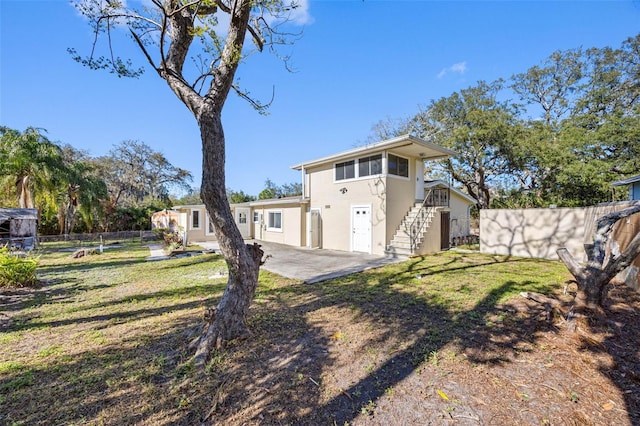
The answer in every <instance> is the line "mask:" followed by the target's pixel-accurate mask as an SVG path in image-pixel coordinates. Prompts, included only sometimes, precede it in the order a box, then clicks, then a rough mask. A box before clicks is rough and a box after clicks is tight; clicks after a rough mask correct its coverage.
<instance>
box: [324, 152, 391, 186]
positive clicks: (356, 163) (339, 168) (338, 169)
mask: <svg viewBox="0 0 640 426" xmlns="http://www.w3.org/2000/svg"><path fill="white" fill-rule="evenodd" d="M334 169H335V180H336V181H341V180H347V179H357V178H363V177H367V176H375V175H379V174H382V154H376V155H370V156H368V157H362V158H358V159H357V160H350V161H344V162H342V163H336V164H335V166H334Z"/></svg>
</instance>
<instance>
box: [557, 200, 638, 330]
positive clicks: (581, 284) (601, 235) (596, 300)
mask: <svg viewBox="0 0 640 426" xmlns="http://www.w3.org/2000/svg"><path fill="white" fill-rule="evenodd" d="M639 212H640V203H638V204H635V205H633V206H631V207H628V208H626V209H623V210H620V211H617V212H613V213H610V214H607V215H605V216H602V217H601V218H599V219H598V221H597V229H596V235H595V240H594V244H593V247H590V248H589V249H587V258H588V262H587V265H586V266H584V267H582V266H580V264H578V262H577V261H576V260H575V259H574V257H573V256H572V255H571V253H569V251H568V250H567V249H566V248H561V249H559V250H558V251H557V253H558V256H559V257H560V260H562V262H564V264H565V266H566V267H567V269H569V272H571V274H572V275H573V276H574V277H575V279H576V283H577V285H578V293H577V295H576V300H575V308H574V312H575V313H576V316H577V317H580V316H583V317H585V316H587V317H588V316H590V315H591V314H593V313H596V314H604V309H603V303H604V301H605V300H606V297H607V285H608V284H609V282H610V281H611V280H612V279H613V277H615V276H616V275H617V274H618V273H619V272H621V271H623V270H624V269H625V268H627V267H628V266H629V265H631V263H633V261H634V260H635V258H636V257H638V255H640V232H639V233H638V234H636V236H635V237H634V238H633V240H631V242H630V243H629V245H628V246H627V248H626V249H625V250H624V251H623V252H622V253H620V254H618V255H615V254H614V253H611V254H610V256H609V259H608V260H607V257H606V250H607V244H608V241H609V238H610V236H611V233H612V231H613V228H614V225H615V224H616V223H617V222H618V221H619V220H622V219H625V218H627V217H629V216H631V215H633V214H635V213H639Z"/></svg>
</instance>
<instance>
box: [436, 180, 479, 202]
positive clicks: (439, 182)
mask: <svg viewBox="0 0 640 426" xmlns="http://www.w3.org/2000/svg"><path fill="white" fill-rule="evenodd" d="M438 186H440V187H444V188H449V190H450V191H451V192H453V193H454V194H456V195H457V196H458V197H460V198H462V199H463V200H465V201H466V202H468V203H469V204H475V203H476V200H474V199H473V197H471V196H469V195H468V194H465V193H464V192H462V191H460V190H459V189H456V188H454V187H452V186H449V184H447V182H445V181H443V180H440V179H436V180H425V181H424V187H425V188H436V187H438Z"/></svg>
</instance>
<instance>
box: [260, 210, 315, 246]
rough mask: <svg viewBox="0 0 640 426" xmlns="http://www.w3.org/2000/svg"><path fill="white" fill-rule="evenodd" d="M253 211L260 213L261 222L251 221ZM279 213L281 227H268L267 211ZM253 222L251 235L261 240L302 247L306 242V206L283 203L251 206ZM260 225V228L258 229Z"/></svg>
mask: <svg viewBox="0 0 640 426" xmlns="http://www.w3.org/2000/svg"><path fill="white" fill-rule="evenodd" d="M253 212H258V213H259V214H261V215H262V224H260V223H256V222H253V218H254V215H253ZM270 212H272V213H277V214H280V215H281V220H282V222H281V225H282V227H281V229H279V230H278V229H274V228H270V227H269V222H268V221H269V213H270ZM250 219H251V221H252V223H253V237H254V238H256V239H259V240H262V241H269V242H273V243H280V244H287V245H290V246H297V247H302V246H304V245H305V244H306V239H305V235H306V206H305V205H300V204H297V203H296V204H283V205H279V204H278V205H268V206H255V207H252V213H251V217H250ZM260 227H262V229H260Z"/></svg>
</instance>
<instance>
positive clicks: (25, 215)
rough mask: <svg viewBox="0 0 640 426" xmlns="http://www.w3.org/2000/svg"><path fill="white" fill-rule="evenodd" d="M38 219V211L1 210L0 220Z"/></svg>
mask: <svg viewBox="0 0 640 426" xmlns="http://www.w3.org/2000/svg"><path fill="white" fill-rule="evenodd" d="M9 219H21V220H24V219H34V220H37V219H38V209H0V220H9Z"/></svg>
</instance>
